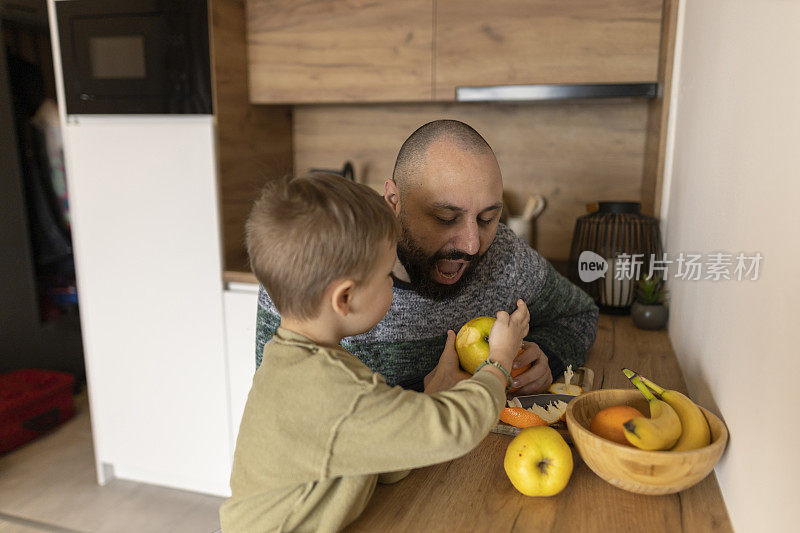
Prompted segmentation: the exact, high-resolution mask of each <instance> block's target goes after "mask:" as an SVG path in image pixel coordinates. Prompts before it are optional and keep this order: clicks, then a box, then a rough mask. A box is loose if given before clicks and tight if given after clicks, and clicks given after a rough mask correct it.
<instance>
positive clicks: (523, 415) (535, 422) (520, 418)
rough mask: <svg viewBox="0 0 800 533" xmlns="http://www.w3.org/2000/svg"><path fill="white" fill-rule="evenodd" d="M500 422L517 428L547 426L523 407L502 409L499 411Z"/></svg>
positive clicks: (540, 418)
mask: <svg viewBox="0 0 800 533" xmlns="http://www.w3.org/2000/svg"><path fill="white" fill-rule="evenodd" d="M500 420H502V421H503V422H505V423H506V424H511V425H512V426H515V427H518V428H529V427H531V426H546V425H548V424H547V422H546V421H544V420H543V419H542V417H540V416H539V415H536V414H534V413H531V412H530V411H528V410H527V409H525V408H524V407H504V408H503V410H502V411H500Z"/></svg>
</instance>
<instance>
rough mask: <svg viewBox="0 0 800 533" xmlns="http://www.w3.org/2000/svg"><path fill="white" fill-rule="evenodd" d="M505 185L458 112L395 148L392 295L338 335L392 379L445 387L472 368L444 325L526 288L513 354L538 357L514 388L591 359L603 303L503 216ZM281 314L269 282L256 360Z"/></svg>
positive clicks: (526, 389)
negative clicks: (526, 324)
mask: <svg viewBox="0 0 800 533" xmlns="http://www.w3.org/2000/svg"><path fill="white" fill-rule="evenodd" d="M502 197H503V179H502V176H501V174H500V168H499V166H498V164H497V159H496V158H495V156H494V152H493V151H492V149H491V147H490V146H489V145H488V143H487V142H486V141H485V140H484V139H483V137H481V136H480V134H478V132H476V131H475V130H474V129H472V128H471V127H469V126H468V125H466V124H464V123H462V122H458V121H454V120H437V121H434V122H430V123H428V124H425V125H424V126H422V127H420V128H419V129H418V130H417V131H415V132H414V133H413V134H412V135H411V136H410V137H409V138H408V139H407V140H406V141H405V143H403V146H402V147H401V148H400V152H399V154H398V156H397V162H396V163H395V168H394V173H393V176H392V178H391V179H388V180H386V183H385V194H384V198H385V200H386V201H387V202H388V203H389V206H390V207H391V208H392V210H393V211H394V212H395V214H396V215H397V217H398V219H399V221H400V223H401V226H402V235H401V238H400V242H399V243H398V246H397V256H398V261H397V263H396V265H395V268H394V270H393V277H394V287H393V296H394V299H393V301H392V305H391V307H390V309H389V312H388V313H387V314H386V316H385V317H384V319H383V320H382V321H381V322H380V323H379V324H378V325H377V326H375V328H374V329H372V330H371V331H369V332H367V333H364V334H362V335H357V336H355V337H349V338H346V339H343V340H342V346H343V347H344V348H346V349H347V350H349V351H350V352H351V353H353V354H355V355H356V356H357V357H358V358H359V359H361V360H362V361H363V362H364V363H365V364H366V365H367V366H368V367H370V369H372V371H373V372H378V373H380V374H381V375H382V376H383V377H384V378H385V379H386V381H387V383H389V384H390V385H401V386H403V387H405V388H409V389H414V390H423V388H425V386H426V385H429V383H430V382H431V380H432V379H433V378H434V376H435V378H436V379H435V380H433V381H434V383H435V384H436V387H437V388H447V386H448V385H449V384H454V383H455V382H457V381H459V380H460V379H463V378H464V377H466V375H465V374H464V372H463V371H460V370H459V369H458V368H457V366H456V365H454V364H453V361H454V357H453V353H452V352H453V346H452V338H453V336H452V335H450V336H449V339H450V340H449V341H447V339H448V335H447V331H448V330H454V331H458V329H459V328H460V327H461V326H462V325H463V324H464V323H466V322H467V321H469V320H470V319H472V318H475V317H477V316H495V315H496V313H497V311H500V310H505V311H511V310H513V309H514V307H515V302H516V301H517V299H519V298H522V299H523V300H524V301H525V302H526V303H527V305H528V309H529V311H530V316H531V322H530V333H529V334H528V337H526V339H525V340H526V343H525V344H524V346H523V347H524V348H525V351H524V352H523V353H522V354H521V355H520V356H519V357H518V358H517V363H515V366H519V367H520V368H521V367H524V366H526V365H528V364H529V363H530V364H531V368H530V369H528V370H526V371H525V372H524V373H522V374H520V375H519V376H517V377H516V378H515V381H514V384H513V387H514V388H519V390H517V392H516V394H518V395H522V394H534V393H537V392H542V391H544V390H546V389H547V388H548V387H549V385H550V384H551V383H552V381H553V375H556V376H558V375H560V373H562V372H563V371H564V369H565V368H566V366H567V365H572V366H573V367H577V366H579V365H580V364H582V363H583V362H584V361H585V359H586V353H587V351H588V350H589V348H590V347H591V345H592V343H593V342H594V338H595V335H596V333H597V320H598V311H597V307H596V306H595V305H594V303H593V302H592V300H591V299H590V298H589V296H588V295H587V294H586V293H584V292H583V291H581V290H580V289H578V288H577V287H576V286H575V285H573V284H571V283H570V282H569V281H567V280H566V279H565V278H564V277H563V276H561V275H560V274H558V273H557V272H556V271H555V270H554V269H553V267H552V266H551V265H550V263H548V262H547V261H546V260H545V259H544V258H542V257H541V256H540V255H539V254H538V253H537V252H535V251H534V250H532V249H531V248H530V247H529V246H528V245H527V244H525V243H524V242H522V241H521V240H520V239H519V238H518V237H517V236H516V235H514V234H513V232H511V230H509V229H508V228H507V227H506V226H504V225H502V224H499V218H500V214H501V211H502V206H503V203H502ZM279 323H280V316H279V315H278V313H277V310H276V309H275V306H274V305H273V304H272V302H271V300H270V298H269V295H268V294H267V293H266V292H265V291H264V289H263V287H262V288H261V289H260V290H259V309H258V323H257V331H256V364H257V365H260V364H261V353H262V351H263V348H264V344H265V343H266V342H267V341H268V340H269V339H270V338H271V336H272V335H273V334H274V332H275V330H276V329H277V327H278V324H279ZM446 343H447V344H446ZM443 350H444V351H443ZM440 354H441V363H440V364H439V365H438V366H437V362H439V361H440ZM301 385H302V384H298V386H301ZM426 390H427V389H426Z"/></svg>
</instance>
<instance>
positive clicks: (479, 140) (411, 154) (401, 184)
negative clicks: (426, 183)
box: [392, 120, 494, 196]
mask: <svg viewBox="0 0 800 533" xmlns="http://www.w3.org/2000/svg"><path fill="white" fill-rule="evenodd" d="M438 142H442V143H447V144H448V145H450V146H452V147H454V148H458V149H460V150H463V151H465V152H470V153H475V154H484V153H489V154H492V155H494V152H492V148H491V146H489V143H487V142H486V140H485V139H484V138H483V137H481V134H480V133H478V132H477V131H475V130H474V129H473V128H472V127H470V126H468V125H467V124H464V123H463V122H459V121H458V120H434V121H433V122H428V123H427V124H425V125H424V126H421V127H420V128H418V129H417V131H415V132H414V133H412V134H411V136H410V137H409V138H408V139H406V142H404V143H403V146H401V147H400V152H399V153H398V154H397V161H396V162H395V164H394V173H393V174H392V179H393V180H394V182H395V183H396V184H397V189H398V191H399V192H400V194H401V196H405V194H406V193H407V192H408V191H409V190H410V189H411V188H413V187H415V186H417V185H419V184H420V174H421V172H420V170H421V169H422V167H423V165H424V164H425V159H426V156H427V153H428V149H429V148H430V147H431V145H432V144H434V143H438Z"/></svg>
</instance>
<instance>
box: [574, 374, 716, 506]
mask: <svg viewBox="0 0 800 533" xmlns="http://www.w3.org/2000/svg"><path fill="white" fill-rule="evenodd" d="M614 405H629V406H631V407H635V408H636V409H638V410H639V412H641V413H642V414H644V415H645V416H649V415H650V408H649V406H648V403H647V400H645V399H644V397H643V396H642V394H641V393H640V392H639V391H638V390H635V389H633V390H631V389H605V390H597V391H593V392H588V393H586V394H583V395H581V396H578V397H577V398H575V399H574V400H572V401H571V402H570V403H569V406H568V407H567V428H568V429H569V433H570V435H571V436H572V442H573V443H574V444H575V446H576V447H577V448H578V452H579V453H580V454H581V457H582V458H583V460H584V461H585V462H586V464H587V465H589V468H591V469H592V471H593V472H594V473H595V474H597V475H598V476H600V477H601V478H603V479H604V480H606V481H608V482H609V483H611V484H612V485H614V486H615V487H619V488H621V489H624V490H627V491H629V492H635V493H637V494H672V493H675V492H679V491H682V490H684V489H688V488H689V487H691V486H692V485H695V484H696V483H699V482H700V481H702V480H703V479H704V478H705V477H706V476H707V475H708V474H709V472H711V470H712V469H713V468H714V465H716V464H717V461H719V458H720V457H721V456H722V452H723V451H724V450H725V444H726V443H727V442H728V430H727V428H726V427H725V424H724V423H723V422H722V420H720V419H719V418H718V417H717V416H715V415H714V414H713V413H711V412H709V411H707V410H706V409H703V408H702V407H701V408H700V409H702V411H703V414H704V415H705V416H706V420H708V425H709V427H710V428H711V444H709V445H708V446H706V447H705V448H700V449H697V450H690V451H685V452H670V451H655V452H654V451H647V450H640V449H639V448H634V447H632V446H626V445H624V444H617V443H616V442H612V441H610V440H606V439H604V438H602V437H599V436H597V435H595V434H594V433H592V432H591V431H589V424H591V422H592V418H594V415H595V414H597V412H598V411H600V410H601V409H605V408H606V407H611V406H614Z"/></svg>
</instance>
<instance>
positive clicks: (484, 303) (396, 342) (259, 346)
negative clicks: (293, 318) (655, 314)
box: [256, 224, 598, 390]
mask: <svg viewBox="0 0 800 533" xmlns="http://www.w3.org/2000/svg"><path fill="white" fill-rule="evenodd" d="M392 292H393V296H394V297H393V300H392V306H391V307H390V308H389V312H388V313H386V316H385V317H384V318H383V320H381V321H380V323H378V325H376V326H375V327H374V328H372V330H370V331H368V332H366V333H363V334H361V335H357V336H354V337H347V338H345V339H342V346H343V347H344V348H346V349H347V350H348V351H350V352H351V353H353V354H355V355H356V356H357V357H358V358H359V359H361V361H363V362H364V364H366V365H367V366H368V367H369V368H370V369H372V371H373V372H378V373H379V374H381V375H382V376H383V377H384V378H385V379H386V382H387V383H388V384H389V385H401V386H403V387H405V388H409V389H414V390H422V386H423V385H422V380H423V378H424V377H425V375H426V374H428V372H430V371H431V370H433V368H434V367H435V366H436V364H437V363H438V361H439V357H440V356H441V354H442V350H444V344H445V340H446V337H447V330H448V329H452V330H453V331H456V332H458V330H459V328H460V327H461V326H462V325H463V324H464V323H466V322H467V321H469V320H471V319H473V318H475V317H477V316H495V315H496V314H497V312H498V311H500V310H506V311H512V310H513V309H514V308H515V307H516V301H517V299H519V298H522V299H523V300H524V301H525V302H526V303H527V304H528V310H529V311H530V314H531V327H530V333H529V334H528V337H526V340H530V341H533V342H535V343H537V344H538V345H539V347H540V348H541V349H542V350H543V351H544V353H545V355H547V357H548V359H549V361H550V367H551V369H552V370H553V375H554V376H557V375H558V374H560V373H561V372H563V370H564V368H566V366H567V365H570V364H571V365H572V366H573V367H578V366H580V365H581V364H582V363H583V362H584V361H585V360H586V354H587V352H588V350H589V348H590V347H591V346H592V343H593V342H594V338H595V335H596V334H597V320H598V311H597V307H596V306H595V305H594V302H592V300H591V298H589V296H588V295H587V294H586V293H585V292H583V291H582V290H580V289H579V288H578V287H576V286H575V285H573V284H572V283H570V282H569V281H568V280H567V279H565V278H564V277H563V276H561V275H560V274H559V273H558V272H556V271H555V269H554V268H553V266H552V265H551V264H550V263H549V262H548V261H547V260H546V259H544V258H543V257H542V256H541V255H539V254H538V253H537V252H536V251H534V250H533V249H531V248H530V247H529V246H528V245H527V244H525V243H524V242H523V241H521V240H520V239H519V238H518V237H517V236H516V235H515V234H514V233H513V232H512V231H511V230H510V229H508V227H506V226H504V225H503V224H500V225H499V226H498V228H497V235H496V237H495V240H494V242H493V243H492V245H491V246H490V247H489V249H488V250H487V252H486V256H485V257H484V258H483V260H482V261H481V262H480V264H479V265H478V266H477V267H476V269H475V272H474V274H473V275H472V276H471V277H470V278H469V285H468V286H466V287H464V290H462V291H461V292H460V293H459V294H458V295H457V296H455V297H454V298H452V299H449V300H443V301H433V300H429V299H427V298H423V297H422V296H420V295H419V294H418V293H417V292H416V291H414V290H413V289H412V288H411V286H410V285H409V284H407V283H404V282H402V281H399V280H395V282H394V287H393V289H392ZM257 320H258V322H257V328H256V367H258V366H260V365H261V354H262V352H263V350H264V344H266V342H267V341H268V340H269V339H270V338H271V337H272V335H273V334H274V333H275V331H276V330H277V329H278V326H279V325H280V315H279V314H278V311H277V309H276V308H275V306H274V305H273V303H272V300H271V299H270V297H269V295H268V294H267V292H266V291H265V290H264V288H263V287H261V288H260V289H259V295H258V319H257Z"/></svg>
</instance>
